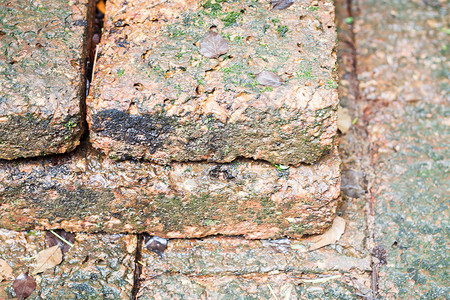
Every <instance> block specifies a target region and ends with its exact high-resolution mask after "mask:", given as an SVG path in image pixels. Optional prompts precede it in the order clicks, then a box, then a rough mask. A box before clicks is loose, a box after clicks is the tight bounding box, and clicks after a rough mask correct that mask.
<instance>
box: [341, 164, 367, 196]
mask: <svg viewBox="0 0 450 300" xmlns="http://www.w3.org/2000/svg"><path fill="white" fill-rule="evenodd" d="M341 178H342V182H341V190H342V192H343V193H344V194H345V195H347V196H348V197H352V198H362V197H363V196H364V194H365V193H366V189H367V181H366V179H365V177H364V173H363V172H358V171H354V170H352V169H344V170H342V172H341Z"/></svg>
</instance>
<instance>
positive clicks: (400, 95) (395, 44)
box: [354, 0, 450, 103]
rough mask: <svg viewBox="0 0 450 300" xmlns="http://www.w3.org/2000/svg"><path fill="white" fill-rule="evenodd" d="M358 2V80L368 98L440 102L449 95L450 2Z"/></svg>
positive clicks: (356, 28) (356, 17) (436, 0)
mask: <svg viewBox="0 0 450 300" xmlns="http://www.w3.org/2000/svg"><path fill="white" fill-rule="evenodd" d="M354 4H355V11H358V12H359V13H358V15H357V16H355V20H356V21H355V33H356V39H357V44H358V77H359V79H360V82H361V84H360V88H361V93H362V94H364V97H365V98H366V99H367V100H385V101H397V100H400V101H407V102H417V101H427V102H434V103H439V102H441V101H442V98H443V97H445V95H447V97H448V93H449V92H450V88H449V84H448V70H449V68H450V60H449V59H448V58H449V52H450V48H449V45H448V34H449V32H448V28H449V27H448V12H449V9H450V8H449V4H448V1H438V0H430V1H402V0H389V1H384V2H381V3H380V1H377V0H368V1H360V0H358V1H355V2H354ZM356 8H357V9H358V10H356Z"/></svg>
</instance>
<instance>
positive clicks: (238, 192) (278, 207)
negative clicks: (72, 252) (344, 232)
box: [0, 148, 340, 238]
mask: <svg viewBox="0 0 450 300" xmlns="http://www.w3.org/2000/svg"><path fill="white" fill-rule="evenodd" d="M339 166H340V160H339V158H338V156H337V153H335V152H333V153H331V154H330V155H328V156H325V157H323V158H322V159H321V160H320V161H318V162H316V163H315V164H312V165H302V166H300V167H295V168H294V167H292V168H289V169H287V170H279V169H277V168H276V167H275V166H273V165H271V164H269V163H264V162H255V161H247V160H237V161H235V162H233V163H230V164H222V165H217V164H211V163H205V164H198V163H186V164H180V163H178V164H173V165H172V166H161V165H155V164H152V163H148V162H137V161H123V162H116V161H114V160H111V159H109V158H106V157H104V156H103V155H101V154H99V153H97V152H95V151H91V150H86V149H82V148H80V149H79V150H77V151H76V152H75V153H73V154H68V155H65V156H55V157H51V158H50V157H49V158H46V159H35V160H33V159H29V160H22V161H17V162H8V161H0V205H1V206H0V217H1V218H0V226H1V227H4V228H12V229H32V228H66V229H69V230H71V231H100V230H102V231H106V232H135V231H139V232H142V231H148V232H149V233H151V234H156V235H159V236H164V237H172V238H175V237H176V238H181V237H202V236H207V235H214V234H224V235H245V236H246V237H249V238H269V237H279V236H284V235H287V236H302V235H304V234H315V233H321V232H323V231H324V230H325V229H326V228H327V227H328V226H329V225H330V224H331V222H332V220H333V218H334V215H335V212H336V206H337V202H338V197H339V186H340V174H339Z"/></svg>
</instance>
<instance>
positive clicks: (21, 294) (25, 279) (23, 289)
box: [13, 272, 36, 300]
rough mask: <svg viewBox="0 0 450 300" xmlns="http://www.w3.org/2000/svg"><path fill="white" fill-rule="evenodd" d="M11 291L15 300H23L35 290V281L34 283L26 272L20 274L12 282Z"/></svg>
mask: <svg viewBox="0 0 450 300" xmlns="http://www.w3.org/2000/svg"><path fill="white" fill-rule="evenodd" d="M13 289H14V293H16V297H17V299H18V300H23V299H25V298H27V297H29V296H30V295H31V294H32V293H33V291H34V290H35V289H36V281H34V278H33V277H32V276H30V275H28V272H26V273H22V274H20V275H19V276H17V278H16V280H14V282H13Z"/></svg>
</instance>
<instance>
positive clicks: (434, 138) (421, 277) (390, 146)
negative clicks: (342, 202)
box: [353, 0, 450, 299]
mask: <svg viewBox="0 0 450 300" xmlns="http://www.w3.org/2000/svg"><path fill="white" fill-rule="evenodd" d="M353 3H354V4H355V5H357V9H355V11H357V12H358V14H357V15H356V16H355V20H356V21H355V37H356V44H357V45H358V56H357V60H358V62H359V64H360V67H359V68H358V77H359V78H360V80H361V83H360V86H361V100H363V101H365V103H366V107H365V109H364V115H365V118H366V120H365V122H366V124H367V129H366V130H367V132H368V139H369V142H370V143H371V148H372V151H373V157H372V161H373V162H374V163H373V169H374V175H375V176H374V180H373V183H372V184H371V186H372V188H371V192H372V194H371V196H372V200H371V202H372V203H373V206H374V214H375V222H374V223H375V228H374V229H375V230H374V239H375V243H376V245H378V246H379V247H382V248H383V249H384V250H385V251H386V256H387V259H386V260H387V261H386V264H383V263H382V262H380V260H379V259H378V258H379V257H378V258H376V259H374V272H376V271H377V270H379V274H378V275H379V276H378V297H380V298H383V299H448V298H449V292H450V290H449V276H448V270H449V266H450V259H449V255H448V240H449V231H448V228H449V225H450V224H449V210H448V207H449V196H448V194H449V193H448V191H449V165H450V161H449V157H450V151H449V149H450V144H449V141H450V130H449V126H450V110H449V108H448V103H449V100H450V97H449V85H448V70H449V67H450V61H449V60H448V55H449V48H448V34H449V31H448V17H447V16H448V11H449V9H450V3H449V2H448V1H417V2H416V1H396V0H389V1H382V2H380V1H359V0H358V1H353ZM387 12H388V13H387ZM378 256H379V255H378Z"/></svg>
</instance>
